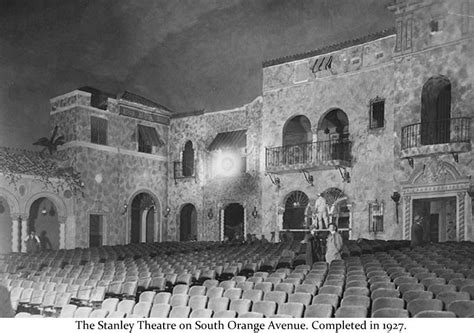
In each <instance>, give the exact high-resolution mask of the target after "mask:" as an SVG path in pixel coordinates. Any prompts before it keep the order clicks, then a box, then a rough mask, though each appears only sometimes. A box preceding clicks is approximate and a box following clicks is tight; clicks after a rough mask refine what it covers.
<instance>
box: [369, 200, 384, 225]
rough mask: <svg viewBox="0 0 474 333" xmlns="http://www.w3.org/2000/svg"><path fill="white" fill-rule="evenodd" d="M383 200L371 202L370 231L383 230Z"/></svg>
mask: <svg viewBox="0 0 474 333" xmlns="http://www.w3.org/2000/svg"><path fill="white" fill-rule="evenodd" d="M383 206H384V202H383V201H377V200H375V201H372V202H369V232H382V231H383V210H384V207H383Z"/></svg>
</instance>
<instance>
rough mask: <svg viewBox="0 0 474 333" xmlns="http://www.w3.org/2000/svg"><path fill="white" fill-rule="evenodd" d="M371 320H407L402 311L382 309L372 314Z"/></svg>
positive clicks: (405, 312) (406, 314) (406, 313)
mask: <svg viewBox="0 0 474 333" xmlns="http://www.w3.org/2000/svg"><path fill="white" fill-rule="evenodd" d="M372 318H408V311H407V310H404V309H395V308H382V309H378V310H376V311H373V312H372Z"/></svg>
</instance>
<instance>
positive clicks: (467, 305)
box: [448, 300, 474, 318]
mask: <svg viewBox="0 0 474 333" xmlns="http://www.w3.org/2000/svg"><path fill="white" fill-rule="evenodd" d="M448 311H451V312H454V313H455V314H456V316H457V317H461V318H472V317H473V316H474V300H473V301H471V300H463V301H453V302H451V303H450V304H449V305H448Z"/></svg>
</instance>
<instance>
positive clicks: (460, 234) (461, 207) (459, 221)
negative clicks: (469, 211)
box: [456, 192, 466, 242]
mask: <svg viewBox="0 0 474 333" xmlns="http://www.w3.org/2000/svg"><path fill="white" fill-rule="evenodd" d="M465 198H466V192H458V193H457V195H456V206H457V207H456V208H457V209H456V231H457V235H456V238H457V239H456V240H457V241H458V242H461V241H463V240H464V239H465V224H464V214H465V207H466V205H465V204H466V203H465Z"/></svg>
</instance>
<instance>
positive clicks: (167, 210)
mask: <svg viewBox="0 0 474 333" xmlns="http://www.w3.org/2000/svg"><path fill="white" fill-rule="evenodd" d="M170 213H171V208H169V207H166V209H165V214H164V215H163V216H164V217H168V216H169V215H170Z"/></svg>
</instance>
